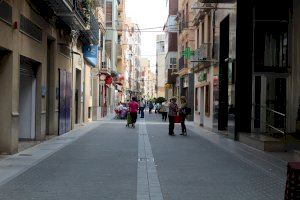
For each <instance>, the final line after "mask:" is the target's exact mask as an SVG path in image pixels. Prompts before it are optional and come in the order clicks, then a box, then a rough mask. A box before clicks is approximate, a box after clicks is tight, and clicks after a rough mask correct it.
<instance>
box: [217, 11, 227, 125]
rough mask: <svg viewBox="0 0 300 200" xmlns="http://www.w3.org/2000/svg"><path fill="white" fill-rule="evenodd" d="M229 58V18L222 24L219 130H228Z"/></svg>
mask: <svg viewBox="0 0 300 200" xmlns="http://www.w3.org/2000/svg"><path fill="white" fill-rule="evenodd" d="M228 57H229V16H227V17H226V18H225V19H224V20H223V21H222V22H221V23H220V58H219V59H220V60H219V63H220V69H219V111H218V130H220V131H226V130H227V128H228Z"/></svg>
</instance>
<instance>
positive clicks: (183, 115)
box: [179, 96, 188, 136]
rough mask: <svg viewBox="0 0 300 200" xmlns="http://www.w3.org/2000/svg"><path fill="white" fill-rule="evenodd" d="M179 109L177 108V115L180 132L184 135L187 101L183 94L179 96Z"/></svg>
mask: <svg viewBox="0 0 300 200" xmlns="http://www.w3.org/2000/svg"><path fill="white" fill-rule="evenodd" d="M180 105H181V106H180V109H179V115H180V118H181V134H180V135H183V136H186V135H187V133H186V126H185V119H186V116H187V115H188V108H187V102H186V98H185V96H182V97H180Z"/></svg>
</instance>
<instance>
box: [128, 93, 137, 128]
mask: <svg viewBox="0 0 300 200" xmlns="http://www.w3.org/2000/svg"><path fill="white" fill-rule="evenodd" d="M128 107H129V113H130V116H131V120H132V127H133V128H134V127H135V123H136V119H137V113H138V109H139V104H138V103H137V99H136V97H132V100H131V102H130V103H129V105H128Z"/></svg>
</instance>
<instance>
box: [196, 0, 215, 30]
mask: <svg viewBox="0 0 300 200" xmlns="http://www.w3.org/2000/svg"><path fill="white" fill-rule="evenodd" d="M215 7H216V4H211V3H201V2H199V1H196V2H195V3H194V4H193V6H192V9H193V10H194V14H195V17H194V19H193V24H194V26H198V25H199V23H200V21H202V20H203V19H204V17H205V15H207V13H209V11H210V10H211V9H213V8H215Z"/></svg>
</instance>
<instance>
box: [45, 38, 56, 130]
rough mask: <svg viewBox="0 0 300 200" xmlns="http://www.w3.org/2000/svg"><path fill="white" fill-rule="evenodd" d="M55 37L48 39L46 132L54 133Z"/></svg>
mask: <svg viewBox="0 0 300 200" xmlns="http://www.w3.org/2000/svg"><path fill="white" fill-rule="evenodd" d="M54 74H55V72H54V39H48V40H47V88H46V98H47V104H46V134H48V135H52V134H54V132H56V131H55V130H54V125H53V123H54V107H55V106H54V102H55V101H53V98H54V96H55V92H54V90H55V80H54V79H55V77H54ZM43 95H44V94H43Z"/></svg>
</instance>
